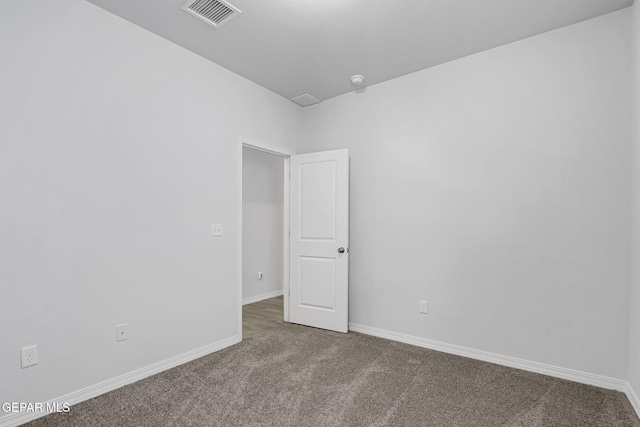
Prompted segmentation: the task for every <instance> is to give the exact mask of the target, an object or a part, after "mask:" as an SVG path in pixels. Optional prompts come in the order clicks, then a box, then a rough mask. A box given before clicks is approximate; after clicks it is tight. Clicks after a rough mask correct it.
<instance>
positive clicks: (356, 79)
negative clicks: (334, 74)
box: [351, 74, 364, 86]
mask: <svg viewBox="0 0 640 427" xmlns="http://www.w3.org/2000/svg"><path fill="white" fill-rule="evenodd" d="M351 83H352V84H353V85H354V86H360V85H362V83H364V76H361V75H360V74H356V75H355V76H351Z"/></svg>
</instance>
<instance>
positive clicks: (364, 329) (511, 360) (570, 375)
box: [349, 323, 640, 416]
mask: <svg viewBox="0 0 640 427" xmlns="http://www.w3.org/2000/svg"><path fill="white" fill-rule="evenodd" d="M349 330H350V331H353V332H360V333H362V334H366V335H372V336H375V337H379V338H386V339H389V340H392V341H398V342H402V343H405V344H411V345H415V346H417V347H423V348H428V349H430V350H436V351H442V352H444V353H450V354H455V355H457V356H463V357H468V358H471V359H476V360H481V361H483V362H489V363H495V364H497V365H502V366H507V367H510V368H516V369H522V370H524V371H529V372H535V373H538V374H543V375H549V376H551V377H556V378H561V379H565V380H569V381H574V382H578V383H582V384H588V385H593V386H597V387H602V388H606V389H610V390H616V391H621V392H624V393H627V390H629V389H630V386H628V385H627V384H628V383H627V381H624V380H619V379H616V378H611V377H606V376H604V375H597V374H591V373H589V372H582V371H577V370H574V369H568V368H562V367H559V366H553V365H547V364H545V363H540V362H534V361H531V360H526V359H519V358H517V357H511V356H505V355H502V354H497V353H491V352H488V351H484V350H476V349H473V348H468V347H463V346H459V345H455V344H448V343H444V342H440V341H435V340H430V339H427V338H421V337H416V336H413V335H406V334H401V333H398V332H392V331H387V330H384V329H379V328H374V327H371V326H366V325H360V324H357V323H349ZM627 395H628V394H627ZM634 395H635V393H634ZM629 400H631V398H630V399H629ZM636 401H637V397H636ZM632 403H633V402H632ZM634 409H635V410H636V412H638V409H640V406H638V407H636V406H634ZM638 415H639V416H640V413H639V414H638Z"/></svg>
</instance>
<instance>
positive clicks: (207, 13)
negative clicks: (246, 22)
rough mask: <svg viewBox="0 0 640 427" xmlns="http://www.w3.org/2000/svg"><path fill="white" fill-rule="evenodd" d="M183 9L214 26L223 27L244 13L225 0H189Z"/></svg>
mask: <svg viewBox="0 0 640 427" xmlns="http://www.w3.org/2000/svg"><path fill="white" fill-rule="evenodd" d="M182 10H184V11H185V12H187V13H188V14H190V15H193V16H195V17H196V18H198V19H199V20H201V21H202V22H204V23H207V24H209V25H211V26H212V27H214V28H220V27H222V26H223V25H224V24H226V23H227V22H229V21H231V20H232V19H233V18H235V17H236V16H237V15H239V14H240V13H242V12H240V10H238V8H236V7H234V6H231V5H230V4H229V3H227V2H226V1H224V0H189V1H188V2H186V3H185V4H184V5H182Z"/></svg>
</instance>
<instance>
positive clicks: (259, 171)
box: [242, 147, 284, 300]
mask: <svg viewBox="0 0 640 427" xmlns="http://www.w3.org/2000/svg"><path fill="white" fill-rule="evenodd" d="M242 151H243V154H242V162H243V163H242V298H243V300H246V299H251V298H256V297H258V296H261V295H265V294H273V293H274V292H278V291H282V289H283V286H284V283H283V280H282V278H283V260H284V254H283V250H282V247H283V239H282V238H283V233H284V231H283V222H282V220H283V215H284V159H283V158H282V157H280V156H277V155H275V154H268V153H265V152H262V151H258V150H254V149H251V148H246V147H245V148H243V150H242ZM259 271H262V273H263V278H262V280H258V272H259Z"/></svg>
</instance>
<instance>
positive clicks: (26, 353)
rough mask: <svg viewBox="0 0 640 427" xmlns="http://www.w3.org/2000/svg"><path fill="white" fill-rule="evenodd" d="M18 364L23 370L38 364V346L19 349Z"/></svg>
mask: <svg viewBox="0 0 640 427" xmlns="http://www.w3.org/2000/svg"><path fill="white" fill-rule="evenodd" d="M20 362H21V363H22V367H23V368H27V367H29V366H33V365H37V364H38V346H37V345H30V346H29V347H22V348H21V349H20Z"/></svg>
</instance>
